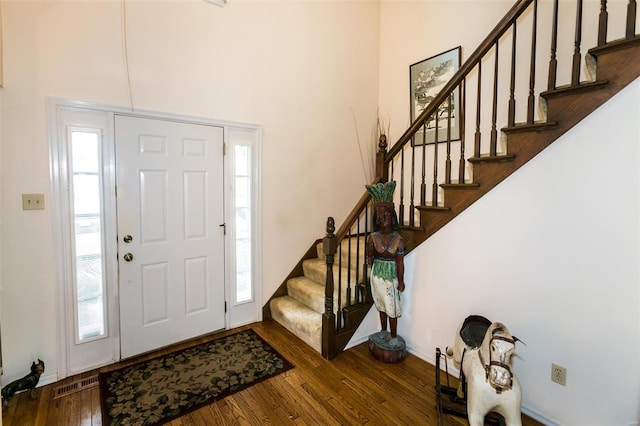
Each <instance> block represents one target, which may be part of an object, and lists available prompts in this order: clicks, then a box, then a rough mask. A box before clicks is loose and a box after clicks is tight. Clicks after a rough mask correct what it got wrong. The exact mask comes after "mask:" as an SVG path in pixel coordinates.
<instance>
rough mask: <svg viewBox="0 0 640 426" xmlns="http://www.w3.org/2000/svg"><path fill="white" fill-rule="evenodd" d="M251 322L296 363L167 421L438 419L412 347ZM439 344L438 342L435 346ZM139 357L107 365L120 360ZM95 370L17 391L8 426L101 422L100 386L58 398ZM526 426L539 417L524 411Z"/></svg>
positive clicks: (454, 420)
mask: <svg viewBox="0 0 640 426" xmlns="http://www.w3.org/2000/svg"><path fill="white" fill-rule="evenodd" d="M245 328H253V329H254V330H255V331H256V332H257V333H258V334H260V335H261V336H262V337H263V338H264V339H265V340H266V341H267V342H268V343H269V344H270V345H271V346H273V347H274V348H275V349H276V350H277V351H278V352H280V353H281V354H282V355H283V356H284V357H285V358H287V359H288V360H289V361H291V362H292V363H293V364H294V365H295V368H293V369H291V370H289V371H286V372H285V373H282V374H280V375H278V376H276V377H272V378H270V379H268V380H266V381H263V382H261V383H258V384H255V385H253V386H251V387H249V388H248V389H245V390H243V391H241V392H238V393H235V394H233V395H231V396H229V397H227V398H225V399H222V400H219V401H216V402H214V403H212V404H210V405H208V406H206V407H203V408H200V409H199V410H197V411H194V412H191V413H190V414H187V415H185V416H183V417H181V418H179V419H177V420H174V421H172V422H171V423H169V425H175V426H178V425H227V424H229V425H231V424H234V425H262V424H274V425H282V424H297V425H338V424H341V425H347V424H364V423H366V424H372V425H409V424H419V425H437V424H438V414H437V411H436V393H435V368H434V367H433V366H432V365H431V364H429V363H427V362H425V361H423V360H421V359H419V358H417V357H415V356H413V355H411V354H409V355H408V356H407V358H406V359H405V360H404V361H402V362H401V363H399V364H383V363H381V362H379V361H376V360H375V359H374V358H373V357H372V356H371V355H370V354H369V352H368V349H367V346H366V344H361V345H359V346H357V347H355V348H352V349H350V350H348V351H346V352H343V353H342V354H340V355H339V356H338V357H336V358H335V359H333V360H331V361H326V360H325V359H323V358H322V357H321V356H320V355H319V354H318V353H317V352H315V351H314V350H313V349H311V348H310V347H309V346H307V345H306V344H304V343H302V342H301V341H300V340H298V339H297V338H296V337H295V336H293V335H292V334H291V333H289V332H288V331H287V330H285V329H284V328H283V327H281V326H280V325H279V324H277V323H275V322H273V321H265V322H262V323H257V324H252V325H250V326H245V327H242V329H245ZM235 331H238V329H236V330H230V331H228V332H225V333H220V334H217V335H214V336H209V337H205V338H201V339H196V340H194V341H190V342H189V343H185V344H181V345H178V346H177V347H172V348H168V349H166V350H163V351H159V352H156V353H154V354H152V355H149V356H146V358H149V357H150V356H154V355H157V354H158V353H162V352H167V351H169V350H174V349H176V348H178V347H185V346H190V345H193V344H196V343H200V342H201V341H204V340H211V339H212V338H215V337H218V336H223V335H225V334H230V333H233V332H235ZM434 351H435V348H434ZM134 361H136V360H128V361H124V362H121V363H119V364H116V365H113V366H109V367H104V368H102V369H101V371H107V370H111V369H115V368H119V367H121V366H123V365H125V364H131V363H133V362H134ZM96 373H97V371H93V372H89V373H85V374H83V375H80V376H76V377H70V378H67V379H65V380H64V381H62V382H60V383H55V384H52V385H47V386H42V387H40V388H38V389H36V391H35V392H34V398H31V397H30V395H29V392H23V393H20V394H18V395H16V396H15V397H14V398H13V399H12V400H11V401H10V403H9V404H8V406H7V407H5V409H4V411H3V418H2V420H3V424H4V425H5V426H14V425H19V426H24V425H72V426H76V425H101V424H102V421H101V412H100V391H99V387H98V386H94V387H91V388H88V389H85V390H81V391H77V392H75V393H71V394H69V395H66V396H61V397H57V398H54V397H55V396H56V394H57V392H55V389H56V388H58V387H59V385H61V384H68V383H72V382H73V381H75V380H78V379H79V378H86V377H91V376H92V375H95V374H96ZM442 424H443V425H445V426H449V425H466V424H468V423H467V421H466V419H464V418H460V417H455V416H451V415H446V414H445V415H443V416H442ZM523 425H524V426H533V425H540V423H538V422H536V421H534V420H532V419H530V418H528V417H526V416H523Z"/></svg>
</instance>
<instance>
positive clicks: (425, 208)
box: [416, 206, 451, 213]
mask: <svg viewBox="0 0 640 426" xmlns="http://www.w3.org/2000/svg"><path fill="white" fill-rule="evenodd" d="M416 209H418V210H420V211H429V212H442V213H446V212H448V211H450V210H451V208H450V207H446V206H416Z"/></svg>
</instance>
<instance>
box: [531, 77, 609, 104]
mask: <svg viewBox="0 0 640 426" xmlns="http://www.w3.org/2000/svg"><path fill="white" fill-rule="evenodd" d="M607 84H609V80H595V81H583V82H581V83H580V84H577V85H575V86H572V85H571V84H568V85H566V86H559V87H556V88H555V89H552V90H547V91H544V92H542V93H540V97H541V98H543V99H546V100H548V99H549V98H554V97H557V96H565V95H569V94H574V93H583V92H588V91H591V90H600V89H603V88H604V87H605V86H606V85H607Z"/></svg>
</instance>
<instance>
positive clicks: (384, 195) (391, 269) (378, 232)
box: [366, 181, 406, 363]
mask: <svg viewBox="0 0 640 426" xmlns="http://www.w3.org/2000/svg"><path fill="white" fill-rule="evenodd" d="M395 187H396V183H395V181H393V182H387V183H379V184H377V185H367V186H366V188H367V191H368V192H369V193H370V194H371V196H372V198H373V232H372V233H371V234H370V235H369V237H368V238H367V245H366V247H367V248H366V256H367V264H368V265H370V266H371V273H370V283H371V295H372V297H373V301H374V303H375V306H376V309H377V310H378V312H379V315H380V328H381V330H380V332H379V333H375V334H373V335H371V336H370V338H369V349H370V350H371V352H372V353H373V355H374V356H375V357H376V358H378V359H380V360H381V361H384V362H390V363H392V362H399V361H401V360H402V359H404V357H405V356H406V345H405V342H404V339H402V337H400V336H398V333H397V330H398V318H399V317H401V316H402V303H401V301H400V293H402V292H403V291H404V288H405V283H404V239H403V238H402V235H400V233H399V232H398V218H397V216H396V212H395V208H394V204H393V192H394V190H395Z"/></svg>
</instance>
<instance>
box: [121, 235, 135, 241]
mask: <svg viewBox="0 0 640 426" xmlns="http://www.w3.org/2000/svg"><path fill="white" fill-rule="evenodd" d="M122 241H124V242H125V243H130V242H131V241H133V237H132V236H131V235H125V236H124V238H123V239H122Z"/></svg>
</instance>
